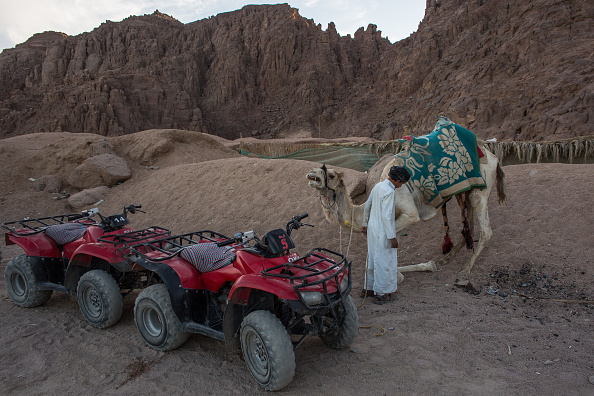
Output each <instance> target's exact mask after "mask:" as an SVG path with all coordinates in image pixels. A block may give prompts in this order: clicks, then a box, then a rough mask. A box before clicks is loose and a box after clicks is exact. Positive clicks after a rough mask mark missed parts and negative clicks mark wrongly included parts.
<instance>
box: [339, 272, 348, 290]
mask: <svg viewBox="0 0 594 396" xmlns="http://www.w3.org/2000/svg"><path fill="white" fill-rule="evenodd" d="M348 287H349V277H348V276H346V275H345V276H343V277H342V280H341V281H340V291H341V292H343V293H344V292H345V291H346V289H347V288H348Z"/></svg>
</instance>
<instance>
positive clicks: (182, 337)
mask: <svg viewBox="0 0 594 396" xmlns="http://www.w3.org/2000/svg"><path fill="white" fill-rule="evenodd" d="M134 322H135V323H136V328H137V329H138V332H139V333H140V336H141V337H142V338H143V339H144V341H145V342H146V343H147V344H148V346H150V347H151V348H154V349H156V350H159V351H170V350H172V349H175V348H178V347H180V346H181V345H182V344H183V343H184V342H186V341H187V339H188V337H189V336H190V334H189V333H184V332H182V330H181V323H180V321H179V319H178V318H177V315H176V314H175V312H173V308H172V307H171V298H170V297H169V292H168V291H167V287H166V286H165V285H164V284H158V285H152V286H149V287H147V288H146V289H144V290H143V291H142V292H141V293H140V294H139V295H138V297H137V298H136V303H135V304H134Z"/></svg>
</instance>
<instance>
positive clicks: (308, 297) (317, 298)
mask: <svg viewBox="0 0 594 396" xmlns="http://www.w3.org/2000/svg"><path fill="white" fill-rule="evenodd" d="M301 297H302V298H303V301H305V303H306V304H307V305H310V306H311V305H320V304H322V303H323V302H324V296H323V295H322V293H320V292H317V291H302V292H301Z"/></svg>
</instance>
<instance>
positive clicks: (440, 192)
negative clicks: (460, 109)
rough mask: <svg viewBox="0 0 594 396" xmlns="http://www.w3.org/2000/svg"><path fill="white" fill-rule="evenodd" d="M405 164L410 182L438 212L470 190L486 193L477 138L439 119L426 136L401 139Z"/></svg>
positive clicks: (399, 154) (449, 121)
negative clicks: (445, 204) (457, 195)
mask: <svg viewBox="0 0 594 396" xmlns="http://www.w3.org/2000/svg"><path fill="white" fill-rule="evenodd" d="M400 142H401V144H402V150H401V151H400V152H399V153H398V154H396V155H395V157H399V158H401V159H402V160H403V162H404V164H403V166H404V167H405V168H406V169H407V170H408V172H409V173H410V175H411V177H410V180H411V182H412V183H413V184H414V185H415V186H417V187H418V188H419V190H421V191H422V192H423V194H424V195H425V198H426V199H427V201H429V203H430V204H431V205H432V206H433V207H435V208H439V207H440V206H441V205H443V204H444V202H447V201H448V200H449V199H450V198H451V197H452V196H454V195H456V194H459V193H461V192H464V191H467V190H470V189H471V188H475V187H476V188H479V189H481V190H482V189H483V188H485V187H486V184H485V180H484V179H483V176H482V175H481V170H480V160H479V152H478V147H477V144H476V135H475V134H474V133H473V132H471V131H469V130H468V129H465V128H463V127H461V126H460V125H457V124H455V123H453V122H452V121H451V120H449V119H448V118H446V117H443V116H440V117H439V119H438V121H437V124H436V125H435V128H434V129H433V131H432V132H431V133H429V134H427V135H423V136H419V137H415V136H410V137H408V139H400Z"/></svg>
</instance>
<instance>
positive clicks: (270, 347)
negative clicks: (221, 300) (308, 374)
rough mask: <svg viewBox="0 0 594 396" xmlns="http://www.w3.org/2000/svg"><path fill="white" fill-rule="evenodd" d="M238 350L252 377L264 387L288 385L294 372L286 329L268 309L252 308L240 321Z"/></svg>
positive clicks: (270, 388)
mask: <svg viewBox="0 0 594 396" xmlns="http://www.w3.org/2000/svg"><path fill="white" fill-rule="evenodd" d="M240 336H241V337H240V338H241V350H242V351H243V357H244V360H245V363H246V364H247V366H248V368H249V370H250V372H251V374H252V377H254V379H255V380H256V381H257V382H258V384H260V386H261V387H263V388H264V389H266V390H271V391H273V390H279V389H282V388H284V387H285V386H287V385H288V384H289V383H290V382H291V380H292V379H293V376H294V375H295V352H294V351H293V343H292V342H291V339H290V337H289V333H287V330H286V329H285V327H284V326H283V324H282V323H281V321H280V320H279V319H278V318H277V317H276V316H274V315H273V314H272V313H271V312H269V311H254V312H252V313H250V314H249V315H247V316H246V317H245V318H244V319H243V322H242V323H241V333H240Z"/></svg>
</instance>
